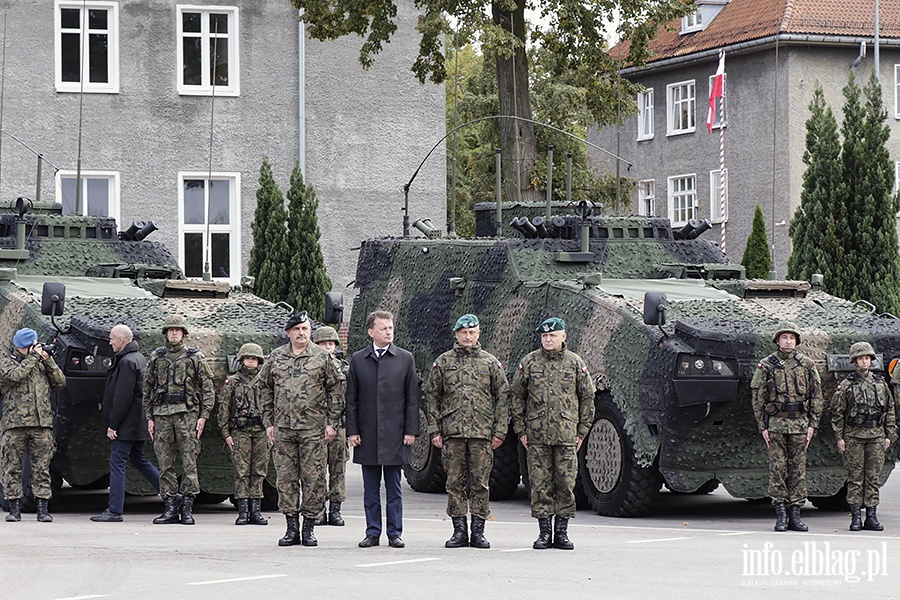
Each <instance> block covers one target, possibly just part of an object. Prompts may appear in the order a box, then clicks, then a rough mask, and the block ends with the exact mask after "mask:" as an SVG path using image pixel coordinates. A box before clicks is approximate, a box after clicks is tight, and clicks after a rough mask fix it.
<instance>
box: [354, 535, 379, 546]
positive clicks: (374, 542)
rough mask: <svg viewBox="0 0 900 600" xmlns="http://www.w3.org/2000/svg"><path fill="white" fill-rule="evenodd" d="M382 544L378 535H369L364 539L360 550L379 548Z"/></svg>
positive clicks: (360, 544)
mask: <svg viewBox="0 0 900 600" xmlns="http://www.w3.org/2000/svg"><path fill="white" fill-rule="evenodd" d="M380 544H381V541H379V539H378V536H377V535H367V536H366V537H364V538H363V539H362V541H361V542H360V543H359V547H360V548H371V547H372V546H378V545H380Z"/></svg>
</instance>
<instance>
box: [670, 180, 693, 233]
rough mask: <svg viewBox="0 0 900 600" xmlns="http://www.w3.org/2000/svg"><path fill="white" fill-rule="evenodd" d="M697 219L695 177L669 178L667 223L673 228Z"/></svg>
mask: <svg viewBox="0 0 900 600" xmlns="http://www.w3.org/2000/svg"><path fill="white" fill-rule="evenodd" d="M696 218H697V176H696V175H695V174H693V173H692V174H690V175H676V176H674V177H669V221H671V222H672V226H673V227H678V226H681V225H684V224H685V223H687V222H688V221H689V220H690V219H696Z"/></svg>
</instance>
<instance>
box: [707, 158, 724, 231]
mask: <svg viewBox="0 0 900 600" xmlns="http://www.w3.org/2000/svg"><path fill="white" fill-rule="evenodd" d="M721 174H722V172H721V171H719V169H716V170H715V171H710V172H709V220H710V222H712V223H721V222H722V221H727V220H728V169H725V177H724V180H725V218H724V219H723V218H722V180H723V178H722V176H721Z"/></svg>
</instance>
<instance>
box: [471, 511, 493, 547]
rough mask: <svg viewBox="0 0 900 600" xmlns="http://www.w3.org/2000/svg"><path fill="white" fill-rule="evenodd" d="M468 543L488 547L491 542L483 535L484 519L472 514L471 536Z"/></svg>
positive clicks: (473, 545)
mask: <svg viewBox="0 0 900 600" xmlns="http://www.w3.org/2000/svg"><path fill="white" fill-rule="evenodd" d="M469 545H470V546H472V547H473V548H490V547H491V543H490V542H489V541H487V539H486V538H485V537H484V519H482V518H481V517H476V516H475V515H472V536H471V537H470V539H469Z"/></svg>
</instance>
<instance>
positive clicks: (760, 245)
mask: <svg viewBox="0 0 900 600" xmlns="http://www.w3.org/2000/svg"><path fill="white" fill-rule="evenodd" d="M741 264H742V265H744V268H745V269H746V270H747V277H750V278H752V279H765V278H766V277H768V276H769V269H771V268H772V257H771V256H770V255H769V238H768V237H767V236H766V221H765V219H764V218H763V211H762V209H761V208H760V207H759V204H757V205H756V210H755V211H754V213H753V228H752V229H751V230H750V236H749V237H748V238H747V247H746V248H744V257H743V258H742V259H741Z"/></svg>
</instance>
